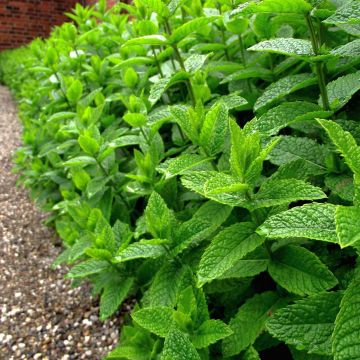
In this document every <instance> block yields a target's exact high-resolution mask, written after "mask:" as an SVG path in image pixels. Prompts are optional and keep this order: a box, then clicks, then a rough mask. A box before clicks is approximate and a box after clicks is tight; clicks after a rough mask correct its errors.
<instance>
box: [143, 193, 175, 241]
mask: <svg viewBox="0 0 360 360" xmlns="http://www.w3.org/2000/svg"><path fill="white" fill-rule="evenodd" d="M145 217H146V225H147V228H148V229H149V231H150V232H151V234H152V235H153V236H154V237H155V238H159V239H170V238H171V232H172V223H173V219H174V217H173V214H172V212H171V211H170V209H169V208H168V207H167V205H166V203H165V201H164V200H163V198H162V197H161V196H160V195H159V194H158V193H157V192H155V191H153V192H152V194H151V196H150V198H149V201H148V204H147V206H146V209H145Z"/></svg>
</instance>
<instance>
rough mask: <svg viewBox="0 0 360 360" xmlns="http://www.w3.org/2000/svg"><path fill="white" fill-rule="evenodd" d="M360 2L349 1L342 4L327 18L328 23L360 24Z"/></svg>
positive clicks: (355, 0) (325, 21)
mask: <svg viewBox="0 0 360 360" xmlns="http://www.w3.org/2000/svg"><path fill="white" fill-rule="evenodd" d="M359 18H360V4H359V1H357V0H352V1H347V2H345V4H344V5H342V6H340V7H339V8H338V9H337V10H336V12H335V13H334V14H333V15H331V16H330V17H328V18H327V19H325V20H324V21H323V22H324V23H327V24H336V25H339V24H356V23H357V24H359Z"/></svg>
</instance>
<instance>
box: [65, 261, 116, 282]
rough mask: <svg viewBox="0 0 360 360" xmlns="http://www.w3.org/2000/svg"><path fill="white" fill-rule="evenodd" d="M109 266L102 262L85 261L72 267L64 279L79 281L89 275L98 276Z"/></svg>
mask: <svg viewBox="0 0 360 360" xmlns="http://www.w3.org/2000/svg"><path fill="white" fill-rule="evenodd" d="M109 267H110V264H109V263H108V262H107V261H104V260H94V259H90V260H86V261H83V262H81V263H80V264H78V265H76V266H74V267H73V268H72V269H71V270H70V271H69V272H68V273H67V274H66V277H67V278H70V279H81V278H85V277H88V276H90V275H94V274H98V273H100V272H103V271H104V270H107V269H108V268H109Z"/></svg>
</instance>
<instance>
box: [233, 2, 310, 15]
mask: <svg viewBox="0 0 360 360" xmlns="http://www.w3.org/2000/svg"><path fill="white" fill-rule="evenodd" d="M310 10H311V5H310V4H309V3H308V2H306V1H305V0H263V1H261V2H259V3H245V4H242V5H240V6H239V9H236V10H234V11H233V13H234V14H236V13H244V14H260V13H270V14H273V13H274V14H306V13H307V12H309V11H310Z"/></svg>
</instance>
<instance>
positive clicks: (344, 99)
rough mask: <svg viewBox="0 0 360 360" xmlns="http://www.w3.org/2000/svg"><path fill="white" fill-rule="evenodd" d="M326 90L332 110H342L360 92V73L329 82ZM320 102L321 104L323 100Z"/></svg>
mask: <svg viewBox="0 0 360 360" xmlns="http://www.w3.org/2000/svg"><path fill="white" fill-rule="evenodd" d="M326 89H327V93H328V97H329V103H330V107H331V109H333V110H335V111H337V110H339V109H341V108H342V107H343V106H345V105H346V104H347V103H348V102H349V100H350V99H351V98H352V96H353V95H354V94H355V93H356V92H358V91H359V90H360V71H357V72H355V73H351V74H348V75H344V76H341V77H338V78H337V79H336V80H333V81H331V82H329V83H328V84H327V86H326ZM319 102H320V103H321V100H319Z"/></svg>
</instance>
